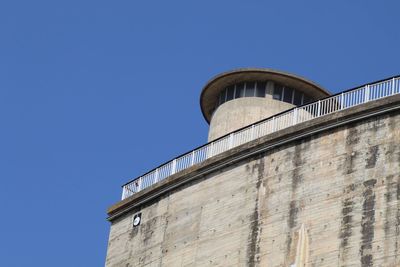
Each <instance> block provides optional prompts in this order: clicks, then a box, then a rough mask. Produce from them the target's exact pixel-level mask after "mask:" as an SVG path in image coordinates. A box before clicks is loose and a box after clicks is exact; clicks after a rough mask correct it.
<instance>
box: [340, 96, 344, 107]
mask: <svg viewBox="0 0 400 267" xmlns="http://www.w3.org/2000/svg"><path fill="white" fill-rule="evenodd" d="M341 96H342V97H341V99H340V109H341V110H342V109H344V93H342V95H341Z"/></svg>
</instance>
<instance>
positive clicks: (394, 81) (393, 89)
mask: <svg viewBox="0 0 400 267" xmlns="http://www.w3.org/2000/svg"><path fill="white" fill-rule="evenodd" d="M395 86H396V79H395V78H393V79H392V92H391V93H390V95H393V94H394V92H395V89H396V88H395Z"/></svg>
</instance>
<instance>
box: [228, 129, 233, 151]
mask: <svg viewBox="0 0 400 267" xmlns="http://www.w3.org/2000/svg"><path fill="white" fill-rule="evenodd" d="M232 147H233V133H231V134H230V135H229V148H232Z"/></svg>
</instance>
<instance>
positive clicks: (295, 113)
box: [122, 75, 400, 199]
mask: <svg viewBox="0 0 400 267" xmlns="http://www.w3.org/2000/svg"><path fill="white" fill-rule="evenodd" d="M399 78H400V75H396V76H392V77H389V78H386V79H382V80H378V81H375V82H372V83H366V84H363V85H361V86H357V87H354V88H352V89H348V90H345V91H342V92H340V93H337V94H334V95H330V96H328V97H325V98H322V99H319V100H317V101H314V102H311V103H308V104H304V105H301V106H297V107H293V108H291V109H289V110H285V111H283V112H281V113H278V114H275V115H274V116H271V117H268V118H265V119H262V120H260V121H258V122H256V123H253V124H250V125H247V126H245V127H242V128H240V129H237V130H235V131H233V132H230V133H228V134H226V135H224V136H221V137H219V138H218V139H215V140H213V141H211V142H208V143H206V144H204V145H201V146H199V147H196V148H195V149H192V150H190V151H189V152H186V153H183V154H181V155H179V156H177V157H175V158H173V159H172V160H169V161H167V162H165V163H163V164H161V165H159V166H158V167H156V168H154V169H152V170H150V171H148V172H146V173H144V174H142V175H141V176H138V177H137V178H135V179H133V180H130V181H129V182H127V183H125V184H124V185H122V187H123V196H122V199H124V198H126V197H127V196H125V189H126V188H127V186H128V185H130V184H132V183H135V182H137V181H138V180H139V179H141V178H142V177H146V176H147V175H150V174H152V173H153V172H155V173H156V174H155V175H156V176H155V178H154V182H153V183H152V184H154V183H156V182H158V181H159V180H160V179H158V177H157V175H158V174H157V172H158V171H159V170H161V169H162V168H163V167H164V168H166V167H167V166H168V165H169V164H173V166H172V167H173V168H171V174H169V175H166V176H165V177H164V178H161V179H165V178H166V177H168V176H170V175H172V174H174V173H176V172H179V171H181V170H184V169H186V168H188V167H190V166H193V165H195V164H198V163H200V162H202V161H204V160H205V159H208V158H210V157H212V156H214V152H213V151H201V149H206V150H207V149H208V148H209V147H211V149H212V146H213V144H217V143H218V142H223V141H224V139H226V138H235V137H236V136H237V135H238V133H240V132H242V131H243V132H245V131H246V130H248V129H251V128H254V127H256V126H260V127H261V126H262V125H263V124H264V123H267V122H268V121H272V124H273V125H272V127H274V126H276V125H275V121H278V119H279V118H281V117H282V118H283V119H284V117H285V116H286V115H293V118H291V119H290V118H289V121H290V120H292V123H291V124H290V125H287V126H283V127H282V128H279V129H272V131H271V132H275V131H278V130H281V129H284V128H287V127H290V126H292V125H296V124H298V123H301V122H303V121H307V120H309V119H313V118H317V117H320V116H324V115H327V114H330V113H333V112H337V111H340V110H343V109H346V108H349V107H353V106H355V105H359V104H362V103H366V102H368V101H370V100H371V99H370V95H371V92H370V91H369V88H370V87H373V86H378V85H380V84H386V83H388V82H390V81H393V85H392V87H393V88H392V89H391V93H387V94H385V95H384V96H381V97H375V98H373V99H372V100H374V99H379V98H382V97H386V96H390V95H394V94H398V93H400V92H395V90H394V87H395V81H399V82H398V83H397V87H400V85H399V83H400V79H399ZM367 89H368V91H367ZM385 89H386V90H387V89H388V88H385ZM357 90H359V91H360V92H361V90H364V91H363V92H364V96H361V95H358V96H355V97H352V98H351V99H350V101H352V102H350V104H348V102H349V99H346V101H347V102H346V103H345V100H344V96H345V95H346V94H350V93H351V92H358V91H357ZM399 90H400V89H399ZM366 92H367V93H368V94H367V93H366ZM367 95H368V98H367V97H366V96H367ZM346 96H347V95H346ZM339 97H340V98H341V99H340V101H341V103H338V102H337V100H339ZM330 100H331V101H330ZM329 101H330V103H328V102H329ZM321 103H328V104H329V107H328V106H326V105H325V106H323V107H322V106H321ZM316 104H317V112H316V110H315V107H314V106H315V105H316ZM344 104H346V106H345V105H344ZM338 106H339V108H338V109H337V110H336V108H335V107H338ZM307 108H309V109H310V110H307ZM321 108H323V109H326V108H328V109H331V110H332V111H330V112H324V114H322V113H321ZM299 110H300V111H303V114H302V115H303V116H304V115H307V116H310V115H311V118H309V119H305V120H300V121H299V122H298V121H297V119H298V116H299V114H298V113H299V112H298V111H299ZM292 112H293V114H291V113H292ZM304 112H306V113H304ZM286 119H287V118H286ZM282 122H284V124H285V122H286V121H284V120H282ZM271 132H268V133H267V134H269V133H271ZM257 138H258V137H257ZM247 139H248V141H251V140H254V139H252V138H246V140H247ZM232 140H233V139H232ZM232 140H229V145H228V147H227V148H223V149H222V150H223V151H220V152H217V153H215V155H216V154H220V153H222V152H224V151H227V150H229V149H231V148H232V147H235V146H232V147H230V146H231V144H230V142H231V141H232ZM248 141H244V142H242V143H240V142H239V143H240V144H243V143H245V142H248ZM240 144H239V145H240ZM236 146H237V145H236ZM196 152H197V153H200V154H201V156H200V157H199V160H200V161H199V162H196V163H194V161H193V159H194V156H195V153H196ZM190 154H192V156H193V159H192V161H193V162H192V163H191V164H190V165H189V166H188V167H184V168H182V169H179V170H178V171H176V163H177V161H178V160H179V159H183V158H184V157H187V156H188V155H190ZM148 186H149V185H148ZM148 186H146V187H148ZM138 188H139V189H140V190H142V189H144V188H143V187H142V186H141V184H140V185H136V188H135V191H134V192H133V191H132V190H129V189H127V190H128V191H131V193H132V194H134V193H136V192H138V191H140V190H136V189H138ZM132 194H130V193H128V196H130V195H132Z"/></svg>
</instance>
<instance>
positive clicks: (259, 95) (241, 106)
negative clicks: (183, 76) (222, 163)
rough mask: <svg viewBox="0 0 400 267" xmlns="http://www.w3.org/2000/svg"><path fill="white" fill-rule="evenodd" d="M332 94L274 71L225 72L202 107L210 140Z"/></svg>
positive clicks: (203, 99)
mask: <svg viewBox="0 0 400 267" xmlns="http://www.w3.org/2000/svg"><path fill="white" fill-rule="evenodd" d="M329 95H330V93H329V92H328V91H327V90H325V89H324V88H322V87H321V86H319V85H317V84H315V83H314V82H311V81H309V80H306V79H304V78H302V77H299V76H296V75H293V74H290V73H285V72H281V71H276V70H272V69H258V68H251V69H238V70H234V71H229V72H225V73H222V74H220V75H218V76H216V77H214V78H213V79H211V80H210V81H209V82H208V83H207V84H206V86H205V87H204V88H203V90H202V92H201V96H200V105H201V110H202V112H203V116H204V118H205V119H206V121H207V122H208V123H209V124H210V129H209V133H208V141H212V140H214V139H217V138H219V137H221V136H224V135H226V134H228V133H230V132H232V131H235V130H237V129H240V128H242V127H245V126H247V125H249V124H252V123H254V122H257V121H259V120H262V119H265V118H268V117H270V116H273V115H275V114H278V113H280V112H283V111H285V110H288V109H290V108H293V107H295V106H300V105H303V104H307V103H309V102H312V101H315V100H318V99H321V98H325V97H327V96H329Z"/></svg>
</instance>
